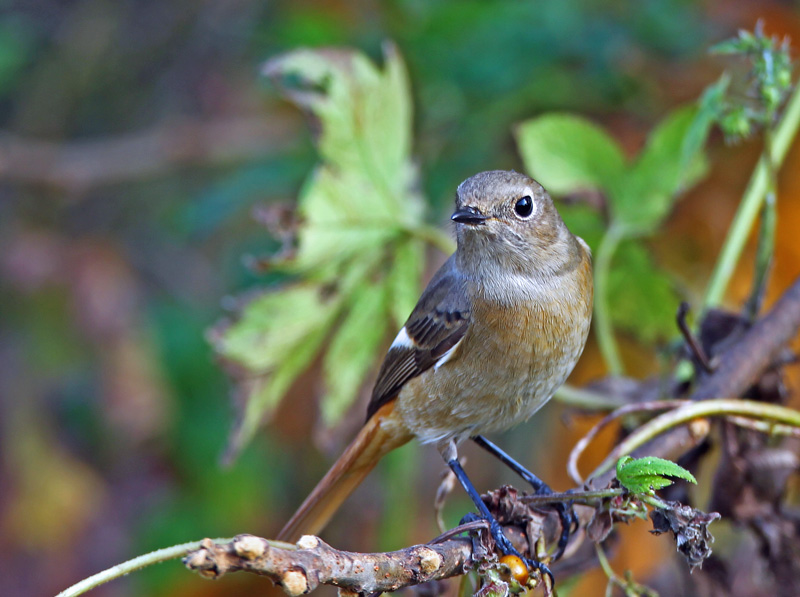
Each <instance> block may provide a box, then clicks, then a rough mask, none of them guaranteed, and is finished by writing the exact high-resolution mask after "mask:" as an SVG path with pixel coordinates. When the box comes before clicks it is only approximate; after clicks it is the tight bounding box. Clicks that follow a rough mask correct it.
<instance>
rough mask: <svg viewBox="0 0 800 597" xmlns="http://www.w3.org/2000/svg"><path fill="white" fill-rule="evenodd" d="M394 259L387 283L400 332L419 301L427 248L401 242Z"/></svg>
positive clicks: (419, 244)
mask: <svg viewBox="0 0 800 597" xmlns="http://www.w3.org/2000/svg"><path fill="white" fill-rule="evenodd" d="M393 257H394V262H393V263H392V264H391V266H389V273H388V274H387V276H388V278H387V281H386V282H387V284H388V287H389V290H390V292H391V300H390V301H389V302H390V304H389V309H390V312H391V314H392V319H393V320H394V323H395V326H396V327H397V329H398V330H399V329H400V328H401V327H403V325H405V323H406V319H408V316H409V315H411V311H413V310H414V307H415V306H416V304H417V300H419V295H420V290H421V289H420V279H421V278H422V270H423V266H424V264H425V247H424V246H423V245H422V244H421V243H418V242H401V243H398V246H397V248H396V250H395V251H394V255H393Z"/></svg>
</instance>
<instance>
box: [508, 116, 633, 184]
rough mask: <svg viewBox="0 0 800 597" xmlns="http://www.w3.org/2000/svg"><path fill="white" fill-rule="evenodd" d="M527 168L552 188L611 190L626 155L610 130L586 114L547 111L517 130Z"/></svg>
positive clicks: (623, 166)
mask: <svg viewBox="0 0 800 597" xmlns="http://www.w3.org/2000/svg"><path fill="white" fill-rule="evenodd" d="M516 137H517V145H518V146H519V150H520V153H521V155H522V161H523V162H524V164H525V169H526V171H527V172H528V174H530V175H531V176H532V177H533V178H535V179H536V180H537V181H539V183H540V184H542V185H543V186H544V187H545V188H546V189H547V190H548V191H549V192H551V193H554V194H557V195H561V194H566V193H574V192H576V191H581V190H586V189H602V190H603V191H605V192H609V191H610V190H611V189H613V188H614V187H615V186H616V185H617V184H618V183H619V181H620V180H621V179H622V177H623V174H624V172H625V156H624V155H623V153H622V150H621V149H620V148H619V146H618V145H617V143H616V141H614V140H613V139H612V138H611V137H610V136H609V135H608V133H606V132H605V131H604V130H603V129H601V128H600V127H599V126H597V125H595V124H593V123H592V122H590V121H589V120H586V119H585V118H581V117H579V116H574V115H571V114H558V113H556V114H547V115H545V116H541V117H539V118H534V119H532V120H528V121H526V122H523V123H522V124H520V125H519V126H518V127H517V130H516Z"/></svg>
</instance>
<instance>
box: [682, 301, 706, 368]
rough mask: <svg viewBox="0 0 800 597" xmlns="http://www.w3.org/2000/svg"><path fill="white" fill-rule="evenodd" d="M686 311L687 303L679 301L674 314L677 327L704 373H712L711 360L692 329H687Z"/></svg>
mask: <svg viewBox="0 0 800 597" xmlns="http://www.w3.org/2000/svg"><path fill="white" fill-rule="evenodd" d="M688 313H689V303H687V302H686V301H681V304H680V306H679V307H678V314H677V315H676V316H675V319H676V321H677V323H678V329H679V330H680V331H681V335H682V336H683V339H684V340H685V341H686V344H687V345H688V346H689V349H690V350H691V351H692V354H693V355H694V356H695V358H696V359H697V362H698V363H700V366H701V367H703V369H704V370H705V372H706V373H712V372H713V371H714V368H713V367H712V366H711V361H710V360H709V358H708V355H707V354H706V351H705V350H703V346H702V345H701V344H700V342H698V341H697V338H695V336H694V334H693V333H692V330H690V329H689V324H688V323H686V315H687V314H688Z"/></svg>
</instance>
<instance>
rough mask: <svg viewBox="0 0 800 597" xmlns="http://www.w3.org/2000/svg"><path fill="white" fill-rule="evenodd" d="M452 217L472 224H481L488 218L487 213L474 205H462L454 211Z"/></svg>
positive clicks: (459, 221) (462, 222)
mask: <svg viewBox="0 0 800 597" xmlns="http://www.w3.org/2000/svg"><path fill="white" fill-rule="evenodd" d="M450 219H451V220H453V221H454V222H458V223H459V224H469V225H470V226H480V225H482V224H483V223H484V222H485V221H486V220H488V218H487V217H486V216H485V215H483V214H482V213H481V212H479V211H478V210H477V209H476V208H474V207H460V208H458V209H457V210H456V211H455V212H453V215H452V216H450Z"/></svg>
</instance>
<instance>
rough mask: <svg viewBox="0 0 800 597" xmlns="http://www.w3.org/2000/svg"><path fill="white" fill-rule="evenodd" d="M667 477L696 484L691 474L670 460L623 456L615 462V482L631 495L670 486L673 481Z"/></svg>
mask: <svg viewBox="0 0 800 597" xmlns="http://www.w3.org/2000/svg"><path fill="white" fill-rule="evenodd" d="M668 477H675V478H677V479H684V480H686V481H689V482H690V483H695V484H696V483H697V479H695V478H694V475H692V473H690V472H689V471H687V470H686V469H685V468H683V467H682V466H680V465H678V464H675V463H674V462H672V461H671V460H665V459H663V458H657V457H656V456H647V457H645V458H636V459H634V458H632V457H630V456H623V457H622V458H620V459H619V460H618V461H617V480H618V481H619V482H620V483H621V484H622V486H623V487H625V488H626V489H627V490H628V491H632V492H633V493H646V492H648V491H650V490H651V489H662V488H664V487H667V486H668V485H672V483H674V482H675V481H674V479H669V478H668Z"/></svg>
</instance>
